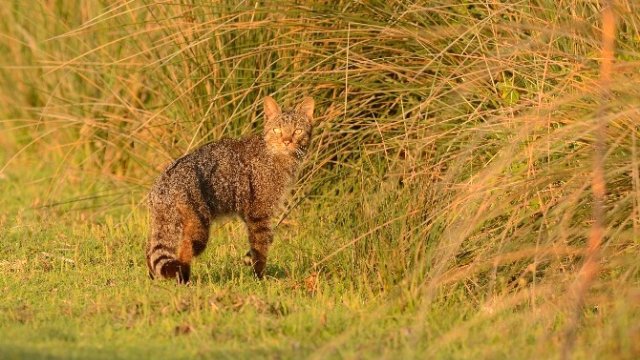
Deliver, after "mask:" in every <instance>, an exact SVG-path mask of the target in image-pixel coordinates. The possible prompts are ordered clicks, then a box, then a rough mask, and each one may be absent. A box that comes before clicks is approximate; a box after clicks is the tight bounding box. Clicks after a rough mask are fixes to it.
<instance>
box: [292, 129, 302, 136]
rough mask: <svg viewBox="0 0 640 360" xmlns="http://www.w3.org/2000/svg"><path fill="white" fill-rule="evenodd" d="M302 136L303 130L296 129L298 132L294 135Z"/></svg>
mask: <svg viewBox="0 0 640 360" xmlns="http://www.w3.org/2000/svg"><path fill="white" fill-rule="evenodd" d="M300 134H302V129H296V131H294V132H293V135H300Z"/></svg>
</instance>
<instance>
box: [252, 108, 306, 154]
mask: <svg viewBox="0 0 640 360" xmlns="http://www.w3.org/2000/svg"><path fill="white" fill-rule="evenodd" d="M313 106H314V102H313V99H312V98H310V97H305V98H304V99H302V101H301V102H300V103H299V104H298V105H297V106H295V107H294V108H293V109H286V110H281V109H280V106H278V104H277V103H276V102H275V100H273V98H271V97H270V96H267V97H265V98H264V116H265V123H264V140H265V142H266V143H267V146H268V147H269V148H270V149H271V150H272V151H273V153H275V154H282V155H289V156H293V157H295V158H297V159H300V158H301V157H302V156H303V155H304V154H305V153H306V151H307V147H308V146H309V142H310V141H311V131H312V129H313Z"/></svg>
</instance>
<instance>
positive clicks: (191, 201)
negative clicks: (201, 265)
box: [146, 96, 314, 283]
mask: <svg viewBox="0 0 640 360" xmlns="http://www.w3.org/2000/svg"><path fill="white" fill-rule="evenodd" d="M313 107H314V101H313V99H312V98H310V97H305V98H304V99H303V100H302V102H301V103H300V104H298V105H297V106H296V107H295V108H293V109H288V110H284V111H283V110H281V109H280V107H279V106H278V104H277V103H276V102H275V101H274V100H273V99H272V98H271V97H268V96H267V97H265V98H264V114H265V118H264V132H263V133H262V134H261V135H253V136H249V137H246V138H242V139H228V138H225V139H221V140H219V141H216V142H212V143H209V144H206V145H204V146H202V147H200V148H198V149H196V150H194V151H193V152H191V153H189V154H187V155H185V156H183V157H181V158H179V159H177V160H175V161H174V162H173V163H171V164H170V165H169V166H168V167H167V168H166V169H165V170H164V172H163V173H162V174H161V175H160V177H158V179H157V180H156V181H155V183H154V185H153V186H152V188H151V191H150V193H149V208H150V213H151V234H150V236H149V241H148V244H147V249H146V255H147V265H148V267H149V275H150V276H151V278H152V279H153V278H155V277H163V278H176V279H177V280H178V281H179V282H183V283H186V282H188V281H189V277H190V273H191V267H190V264H191V259H192V258H193V257H194V256H198V255H199V254H201V253H202V252H203V251H204V249H205V247H206V246H207V241H208V239H209V227H210V225H211V222H212V221H213V220H214V219H215V218H216V217H219V216H221V215H229V214H236V215H239V217H240V218H241V219H242V220H244V222H245V224H246V226H247V230H248V233H249V245H250V250H249V252H247V254H246V255H245V263H247V264H248V265H252V266H253V271H254V273H255V275H256V276H257V277H258V278H260V279H262V278H263V276H264V271H265V265H266V263H267V253H268V251H269V245H270V244H271V242H272V240H273V233H272V229H271V224H270V221H271V219H272V218H273V216H274V215H275V211H276V210H277V207H278V205H279V203H280V202H281V200H282V198H283V196H284V195H285V192H286V188H287V186H288V185H289V184H291V183H292V181H294V178H295V174H296V170H297V169H298V166H299V164H300V162H301V160H302V158H303V156H304V154H305V153H306V151H307V147H308V146H309V142H310V140H311V133H312V130H313V125H314V124H313Z"/></svg>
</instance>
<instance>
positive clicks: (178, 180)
mask: <svg viewBox="0 0 640 360" xmlns="http://www.w3.org/2000/svg"><path fill="white" fill-rule="evenodd" d="M265 148H266V147H265V143H264V140H263V139H262V138H261V137H259V136H255V135H254V136H249V137H246V138H241V139H232V138H222V139H220V140H217V141H214V142H211V143H208V144H205V145H203V146H201V147H199V148H197V149H196V150H194V151H192V152H190V153H188V154H186V155H184V156H182V157H180V158H178V159H176V160H174V161H173V162H172V163H171V164H169V165H168V166H167V167H166V168H165V170H164V171H163V172H162V173H161V174H160V176H159V177H158V178H157V179H156V181H155V183H154V185H153V186H152V188H151V191H150V194H149V200H150V201H151V202H152V203H153V202H166V201H168V200H171V199H174V198H175V197H176V196H179V195H180V196H181V195H183V194H187V193H189V192H193V191H200V190H202V186H203V185H205V184H207V185H214V184H212V183H215V185H216V186H218V187H221V186H224V187H232V186H234V185H237V184H239V183H241V182H243V181H244V178H246V177H248V176H250V174H249V173H250V171H251V169H250V168H251V164H252V163H254V162H255V161H264V159H261V157H264V155H265V153H266V152H265ZM154 200H155V201H154Z"/></svg>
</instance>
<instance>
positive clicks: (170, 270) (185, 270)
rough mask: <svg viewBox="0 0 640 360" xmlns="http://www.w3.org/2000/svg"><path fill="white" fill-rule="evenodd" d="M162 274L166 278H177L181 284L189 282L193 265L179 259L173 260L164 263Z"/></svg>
mask: <svg viewBox="0 0 640 360" xmlns="http://www.w3.org/2000/svg"><path fill="white" fill-rule="evenodd" d="M160 274H161V275H162V277H164V278H166V279H176V280H177V281H178V282H179V283H181V284H186V283H188V282H189V277H190V275H191V266H189V264H185V263H183V262H181V261H178V260H171V261H168V262H166V263H165V264H164V265H162V269H160Z"/></svg>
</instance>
